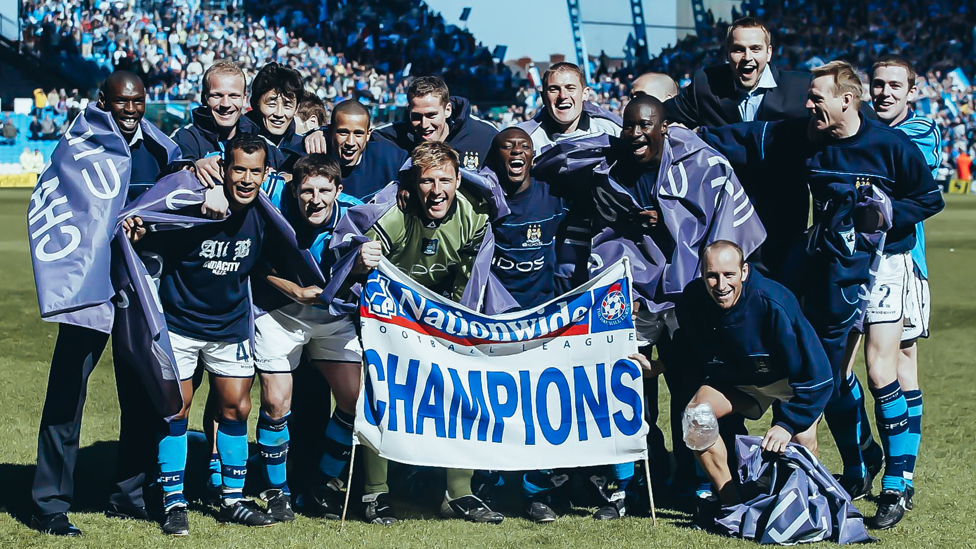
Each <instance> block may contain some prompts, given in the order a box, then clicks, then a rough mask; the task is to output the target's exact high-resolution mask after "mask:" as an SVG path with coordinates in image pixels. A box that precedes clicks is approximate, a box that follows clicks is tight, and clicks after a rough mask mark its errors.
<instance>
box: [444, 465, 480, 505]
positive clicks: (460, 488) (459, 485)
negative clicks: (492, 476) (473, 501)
mask: <svg viewBox="0 0 976 549" xmlns="http://www.w3.org/2000/svg"><path fill="white" fill-rule="evenodd" d="M472 476H474V471H473V470H471V469H448V470H447V497H448V499H457V498H460V497H464V496H470V495H471V477H472Z"/></svg>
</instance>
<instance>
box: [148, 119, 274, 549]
mask: <svg viewBox="0 0 976 549" xmlns="http://www.w3.org/2000/svg"><path fill="white" fill-rule="evenodd" d="M267 154H268V144H267V142H266V141H265V139H264V138H262V137H260V136H258V135H255V134H249V133H240V134H238V135H237V136H235V137H234V138H233V139H231V140H230V141H229V142H228V143H227V145H226V148H225V151H224V155H223V165H222V172H223V173H224V181H223V189H224V193H225V194H226V195H227V199H228V201H229V202H230V211H231V215H230V217H228V218H227V219H226V220H224V221H220V222H217V223H211V224H205V225H202V226H200V227H197V228H192V229H187V230H184V231H174V232H172V234H164V233H155V234H152V235H150V237H149V238H146V239H145V240H144V241H143V242H142V243H141V246H143V247H145V248H146V249H148V250H151V251H153V252H155V253H157V254H158V256H159V257H160V258H162V263H163V265H162V271H161V277H160V282H159V298H160V303H161V304H162V308H163V312H164V314H165V316H166V324H167V327H168V329H169V334H170V342H171V343H172V347H173V355H174V357H175V358H176V367H177V370H178V372H179V376H180V386H181V387H180V388H181V390H182V393H183V402H184V405H183V410H182V411H181V412H180V413H179V414H178V415H177V416H176V417H175V418H174V419H173V420H172V421H170V422H169V423H168V424H165V425H166V428H165V430H164V432H162V433H161V434H160V439H159V458H158V459H159V475H160V485H161V486H162V491H163V508H164V510H165V513H166V516H165V519H164V521H163V525H162V529H163V532H164V533H166V534H169V535H174V536H186V535H188V534H189V523H188V520H187V514H186V510H187V501H186V498H185V497H184V495H183V478H184V471H185V470H186V458H187V454H186V452H187V438H186V428H187V419H188V417H189V411H190V404H191V402H192V399H193V392H194V388H193V377H194V374H195V372H196V369H197V367H198V364H202V365H203V367H204V368H205V369H206V371H207V372H209V373H210V384H211V387H212V388H213V389H212V390H213V391H214V393H215V394H216V403H217V406H218V410H217V412H216V414H217V424H218V425H217V434H216V442H217V453H218V454H219V456H220V462H221V464H222V471H221V495H220V506H219V510H218V520H220V521H221V522H234V523H238V524H244V525H247V526H269V525H271V524H274V520H273V519H272V518H270V517H269V516H268V515H265V514H264V513H262V512H261V511H258V510H255V509H252V508H251V507H249V506H246V505H244V496H243V489H244V478H245V476H246V474H247V453H248V452H247V451H248V448H247V417H248V415H249V414H250V411H251V399H250V390H251V384H252V382H253V378H254V359H253V352H252V349H251V343H250V331H251V320H250V317H251V298H250V289H249V288H250V284H249V277H250V276H251V274H252V273H253V272H255V271H256V270H257V269H259V268H260V267H261V266H262V265H263V264H264V263H263V262H262V257H261V256H262V247H263V244H264V240H265V239H264V233H265V225H266V221H265V219H264V217H263V216H262V215H261V213H260V212H259V211H258V209H257V208H255V204H256V199H257V197H258V193H259V192H260V189H261V183H262V181H263V180H264V178H265V176H266V175H267V173H268V160H267ZM133 234H134V235H135V234H136V233H135V232H133ZM137 239H138V238H134V240H137Z"/></svg>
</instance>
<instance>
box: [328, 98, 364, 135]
mask: <svg viewBox="0 0 976 549" xmlns="http://www.w3.org/2000/svg"><path fill="white" fill-rule="evenodd" d="M340 114H341V115H343V116H350V115H352V116H365V117H366V127H367V129H368V128H369V126H370V124H371V120H370V116H369V109H367V108H366V107H364V106H363V104H362V103H360V102H359V101H356V100H355V99H346V100H345V101H342V102H340V103H339V104H338V105H336V106H335V107H333V108H332V117H331V118H330V119H329V125H330V126H335V125H336V116H338V115H340Z"/></svg>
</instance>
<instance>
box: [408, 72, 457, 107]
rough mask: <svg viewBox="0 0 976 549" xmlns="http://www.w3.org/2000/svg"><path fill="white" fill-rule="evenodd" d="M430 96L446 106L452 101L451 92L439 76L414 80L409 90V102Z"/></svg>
mask: <svg viewBox="0 0 976 549" xmlns="http://www.w3.org/2000/svg"><path fill="white" fill-rule="evenodd" d="M428 95H433V96H434V97H436V98H438V99H440V101H441V105H446V104H447V102H448V101H450V100H451V91H450V90H448V89H447V84H445V83H444V80H442V79H440V78H439V77H437V76H421V77H420V78H416V79H414V81H413V82H411V83H410V87H409V88H407V101H412V100H413V99H416V98H418V97H427V96H428Z"/></svg>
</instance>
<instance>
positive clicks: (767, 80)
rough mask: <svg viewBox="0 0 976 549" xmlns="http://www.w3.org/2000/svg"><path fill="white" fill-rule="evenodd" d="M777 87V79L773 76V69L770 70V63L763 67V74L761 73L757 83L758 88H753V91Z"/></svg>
mask: <svg viewBox="0 0 976 549" xmlns="http://www.w3.org/2000/svg"><path fill="white" fill-rule="evenodd" d="M775 87H776V79H775V78H773V71H772V70H770V68H769V65H766V68H765V69H763V72H762V74H760V75H759V82H757V83H756V88H755V89H754V90H752V92H753V93H755V92H757V91H759V90H763V89H765V90H771V89H773V88H775Z"/></svg>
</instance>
